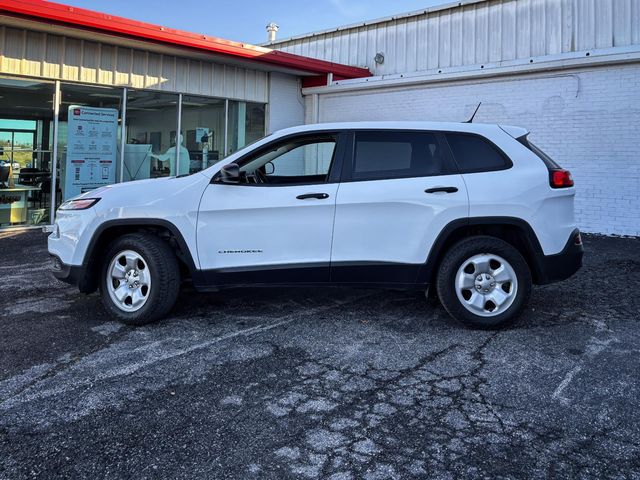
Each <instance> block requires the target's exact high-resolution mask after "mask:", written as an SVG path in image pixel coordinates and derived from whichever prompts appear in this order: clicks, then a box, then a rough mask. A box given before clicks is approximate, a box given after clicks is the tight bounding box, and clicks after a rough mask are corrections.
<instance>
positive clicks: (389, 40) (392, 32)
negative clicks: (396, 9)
mask: <svg viewBox="0 0 640 480" xmlns="http://www.w3.org/2000/svg"><path fill="white" fill-rule="evenodd" d="M383 28H384V37H385V40H384V43H385V48H386V51H387V52H389V54H388V55H385V57H388V58H385V61H384V64H383V65H382V68H383V71H384V72H383V73H385V74H390V73H394V72H398V70H397V68H398V42H397V41H396V40H397V38H398V37H397V35H396V32H397V24H396V22H395V21H393V22H389V24H388V25H387V26H386V27H383Z"/></svg>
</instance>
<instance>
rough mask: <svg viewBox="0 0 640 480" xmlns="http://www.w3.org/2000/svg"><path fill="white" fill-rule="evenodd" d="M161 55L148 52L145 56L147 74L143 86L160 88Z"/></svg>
mask: <svg viewBox="0 0 640 480" xmlns="http://www.w3.org/2000/svg"><path fill="white" fill-rule="evenodd" d="M161 68H162V56H161V55H159V54H157V53H149V56H148V58H147V76H146V79H145V88H153V89H160V88H162V85H161V82H162V80H161V77H162V69H161Z"/></svg>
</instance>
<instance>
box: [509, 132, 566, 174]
mask: <svg viewBox="0 0 640 480" xmlns="http://www.w3.org/2000/svg"><path fill="white" fill-rule="evenodd" d="M518 141H519V142H520V143H522V144H523V145H524V146H525V147H527V148H528V149H529V150H531V151H532V152H533V153H535V154H536V155H537V156H538V157H539V158H540V160H542V161H543V162H544V164H545V165H546V166H547V168H548V169H550V170H553V169H556V168H560V165H558V164H557V163H556V162H555V161H554V160H553V159H552V158H551V157H550V156H549V155H547V154H546V153H544V152H543V151H542V149H541V148H540V147H537V146H536V145H534V144H533V143H531V142H530V141H529V140H528V139H527V137H522V138H519V139H518Z"/></svg>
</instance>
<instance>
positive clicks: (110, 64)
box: [98, 45, 116, 85]
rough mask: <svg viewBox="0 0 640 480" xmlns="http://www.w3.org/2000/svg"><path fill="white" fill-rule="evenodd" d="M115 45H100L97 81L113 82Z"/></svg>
mask: <svg viewBox="0 0 640 480" xmlns="http://www.w3.org/2000/svg"><path fill="white" fill-rule="evenodd" d="M115 53H116V49H115V47H112V46H111V45H100V59H99V62H100V63H99V67H98V81H99V82H100V83H102V84H106V85H112V84H114V83H115V82H114V71H115V68H116V61H115Z"/></svg>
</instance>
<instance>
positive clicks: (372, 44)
mask: <svg viewBox="0 0 640 480" xmlns="http://www.w3.org/2000/svg"><path fill="white" fill-rule="evenodd" d="M376 31H377V30H376V27H367V51H366V55H365V57H364V58H363V59H362V60H363V65H367V66H368V67H369V70H371V71H372V72H375V70H376V63H375V62H374V61H373V58H374V57H375V56H376V54H377V53H378V52H379V50H378V49H377V44H376Z"/></svg>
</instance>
